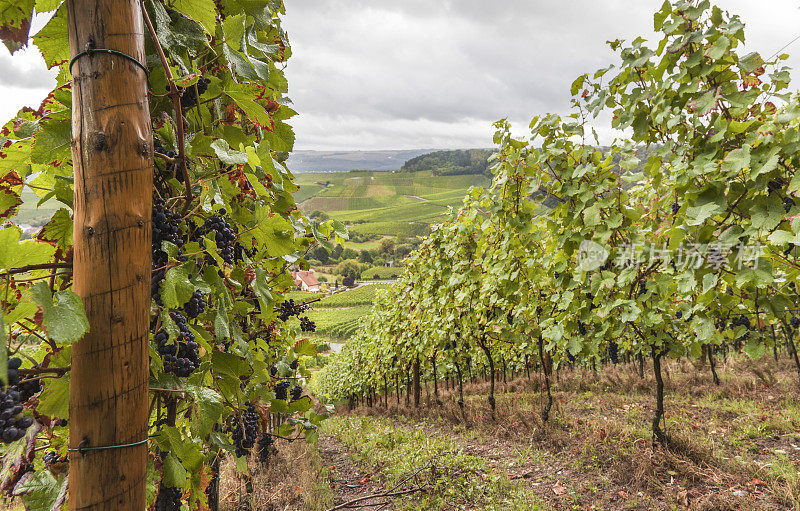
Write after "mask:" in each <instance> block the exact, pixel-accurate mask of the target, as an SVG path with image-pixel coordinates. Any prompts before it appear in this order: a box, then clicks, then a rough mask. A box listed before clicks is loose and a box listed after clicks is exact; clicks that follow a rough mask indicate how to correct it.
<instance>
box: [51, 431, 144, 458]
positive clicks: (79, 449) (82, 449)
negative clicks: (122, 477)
mask: <svg viewBox="0 0 800 511" xmlns="http://www.w3.org/2000/svg"><path fill="white" fill-rule="evenodd" d="M157 436H158V435H150V436H148V437H147V438H145V439H144V440H142V441H140V442H134V443H131V444H120V445H105V446H99V447H86V446H84V445H83V444H84V443H86V440H83V441H81V443H80V444H78V447H74V448H71V449H67V451H69V452H79V453H81V454H83V453H84V452H86V451H104V450H106V449H121V448H123V447H136V446H137V445H142V444H146V443H147V442H148V441H149V440H150V439H151V438H153V437H157Z"/></svg>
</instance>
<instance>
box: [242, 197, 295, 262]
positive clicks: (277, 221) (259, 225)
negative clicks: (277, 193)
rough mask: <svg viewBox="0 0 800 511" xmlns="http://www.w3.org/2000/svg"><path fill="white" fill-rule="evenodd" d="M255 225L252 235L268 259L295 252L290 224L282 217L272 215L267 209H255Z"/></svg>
mask: <svg viewBox="0 0 800 511" xmlns="http://www.w3.org/2000/svg"><path fill="white" fill-rule="evenodd" d="M255 225H256V226H255V227H254V228H253V230H252V234H253V236H254V237H255V239H256V241H258V243H259V245H260V247H261V248H262V249H264V250H265V251H266V253H267V254H268V255H269V256H270V257H283V256H285V255H288V254H291V253H292V252H294V251H295V250H296V248H295V241H294V229H293V228H292V226H291V224H289V222H287V221H286V220H285V219H284V218H283V217H282V216H280V215H276V214H274V213H272V211H270V208H269V207H266V206H261V207H259V208H258V209H256V212H255Z"/></svg>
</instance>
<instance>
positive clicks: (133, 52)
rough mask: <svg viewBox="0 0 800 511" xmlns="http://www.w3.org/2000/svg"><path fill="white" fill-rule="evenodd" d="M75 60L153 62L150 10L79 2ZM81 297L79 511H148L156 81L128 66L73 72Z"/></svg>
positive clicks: (72, 487) (124, 0)
mask: <svg viewBox="0 0 800 511" xmlns="http://www.w3.org/2000/svg"><path fill="white" fill-rule="evenodd" d="M67 15H68V27H69V47H70V54H71V56H72V57H75V56H76V55H78V54H79V53H81V52H83V51H85V50H87V49H92V48H95V49H100V48H105V49H111V50H116V51H118V52H122V53H124V54H126V55H129V56H130V57H132V58H134V59H136V60H138V61H139V62H142V63H143V62H144V61H145V54H144V36H143V27H142V17H141V12H140V10H139V3H138V0H69V2H68V3H67ZM72 72H73V81H72V136H73V139H72V157H73V163H74V172H75V229H74V234H73V237H74V244H75V256H74V286H73V290H74V291H75V292H76V293H77V294H78V295H79V296H80V297H81V298H82V299H83V303H84V307H85V310H86V316H87V318H88V319H89V324H90V332H89V333H88V334H87V335H86V336H85V337H84V338H83V339H82V340H81V341H79V342H77V343H75V344H73V345H72V372H71V381H70V403H69V426H70V440H69V446H70V448H73V449H76V448H78V447H79V446H82V447H85V448H88V449H89V450H84V451H83V452H70V467H69V493H70V495H69V508H70V509H71V510H77V509H81V510H84V509H92V510H99V509H104V510H105V509H108V510H112V509H113V510H131V511H141V510H143V509H145V477H146V471H147V444H146V443H145V444H139V445H136V446H130V447H116V448H111V449H106V450H91V449H92V448H95V447H109V446H120V445H124V444H134V443H136V442H141V441H142V440H144V439H146V438H147V434H148V431H147V425H148V367H149V364H148V329H149V322H150V312H149V305H150V266H151V254H150V239H151V225H150V220H151V210H152V183H153V152H152V140H153V135H152V131H151V127H150V111H149V106H148V98H147V78H146V75H145V73H144V71H143V70H142V69H141V68H140V67H139V66H137V65H136V64H135V63H134V62H131V61H130V60H128V59H126V58H125V57H123V56H120V55H112V54H108V53H94V54H88V55H83V56H80V57H79V58H78V59H77V60H76V61H75V63H74V65H73V66H72Z"/></svg>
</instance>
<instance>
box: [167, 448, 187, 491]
mask: <svg viewBox="0 0 800 511" xmlns="http://www.w3.org/2000/svg"><path fill="white" fill-rule="evenodd" d="M161 469H162V474H163V478H162V481H163V482H164V485H165V486H173V487H176V488H183V485H184V484H185V483H186V469H185V468H184V466H183V464H182V463H181V460H180V459H178V457H177V456H175V454H174V453H172V452H170V453H168V454H167V456H166V458H164V462H163V463H162V465H161Z"/></svg>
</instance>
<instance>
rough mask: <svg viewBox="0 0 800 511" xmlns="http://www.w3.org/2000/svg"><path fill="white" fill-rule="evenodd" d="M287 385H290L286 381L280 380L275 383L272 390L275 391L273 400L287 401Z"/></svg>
mask: <svg viewBox="0 0 800 511" xmlns="http://www.w3.org/2000/svg"><path fill="white" fill-rule="evenodd" d="M289 385H290V383H289V382H288V381H287V380H281V381H279V382H278V383H276V384H275V387H274V388H273V389H272V390H273V391H275V398H276V399H282V400H284V401H286V400H287V399H286V398H287V397H288V395H287V394H288V392H289Z"/></svg>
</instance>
